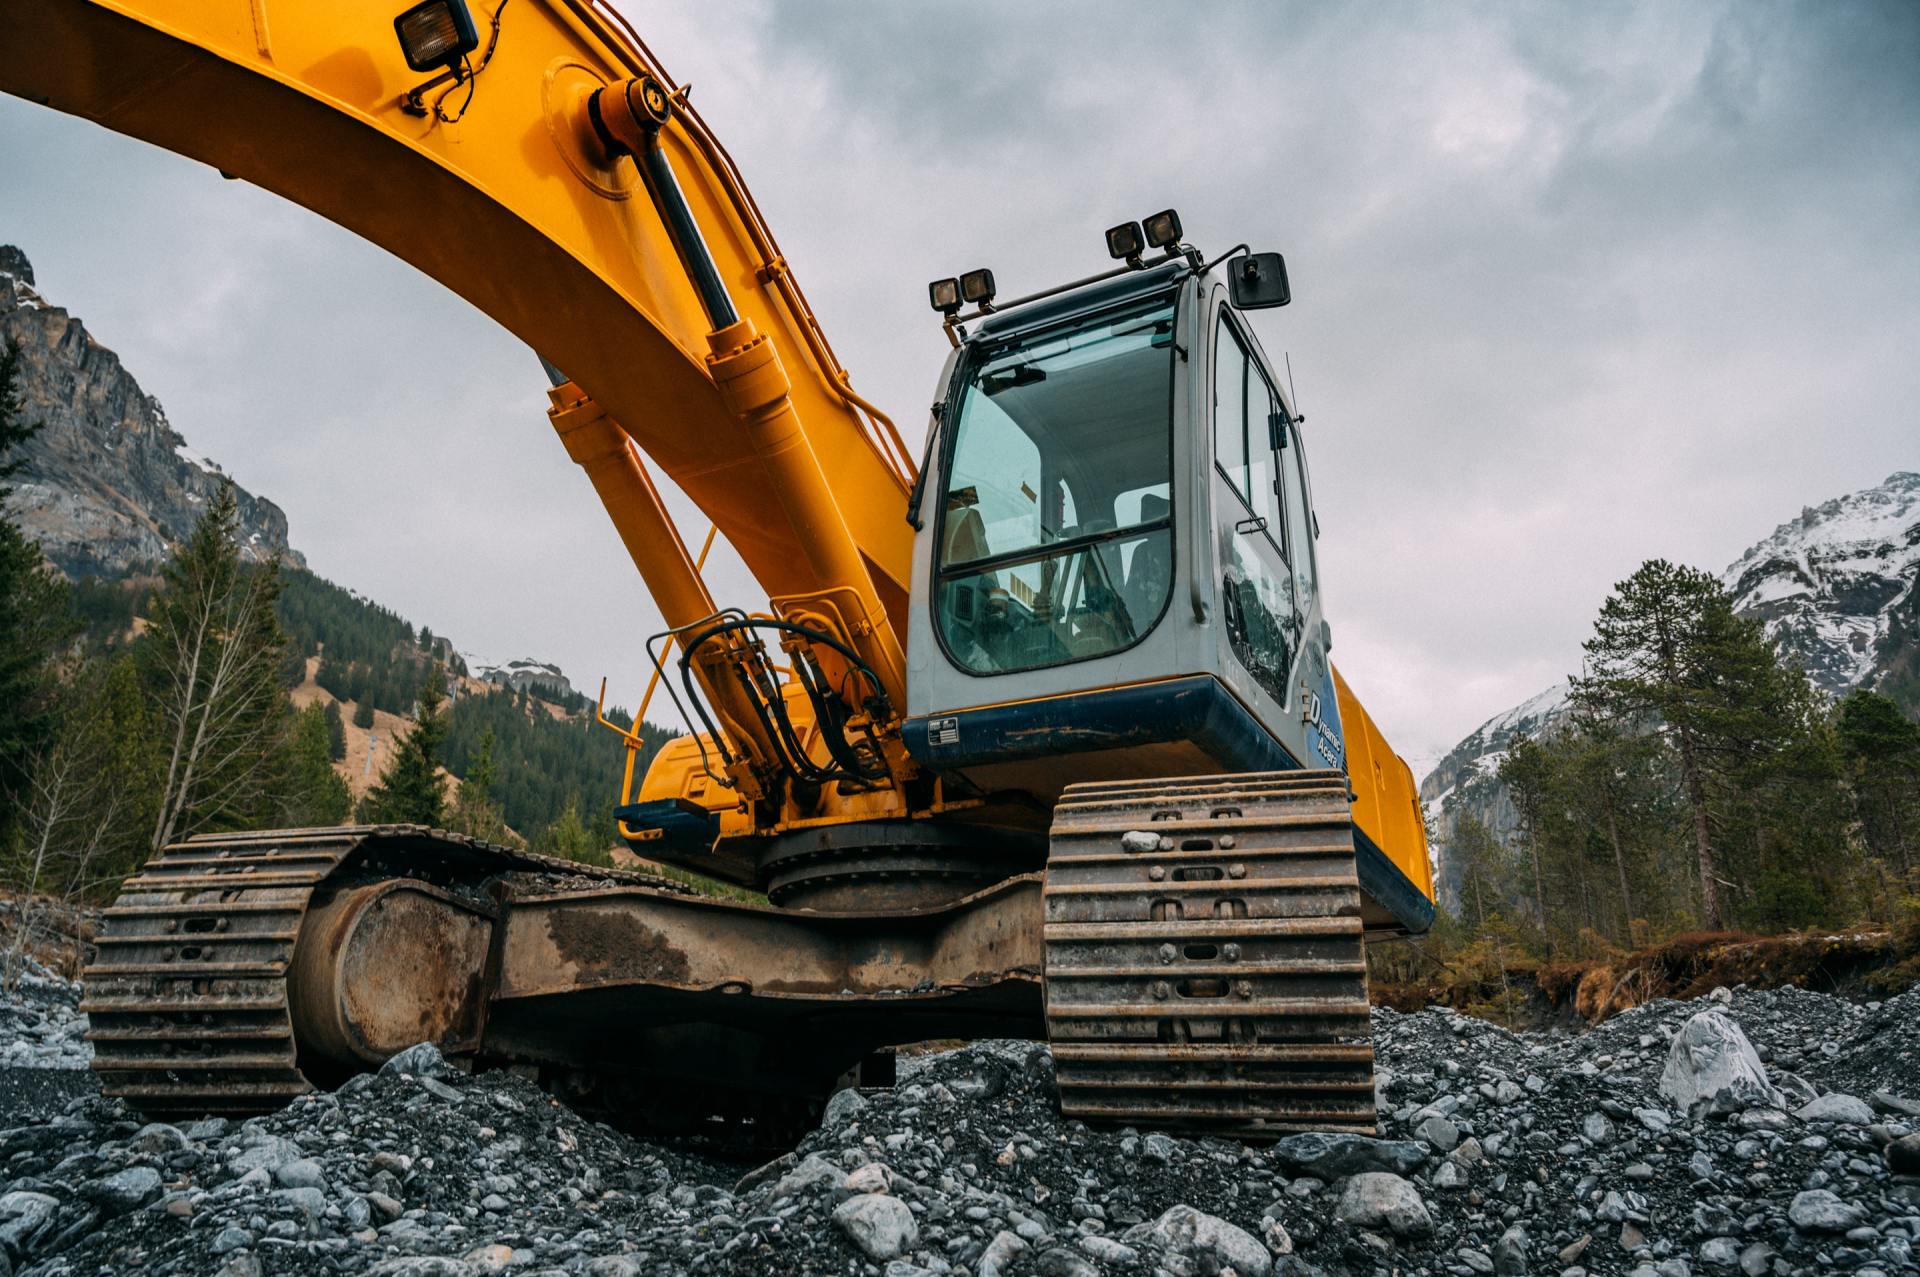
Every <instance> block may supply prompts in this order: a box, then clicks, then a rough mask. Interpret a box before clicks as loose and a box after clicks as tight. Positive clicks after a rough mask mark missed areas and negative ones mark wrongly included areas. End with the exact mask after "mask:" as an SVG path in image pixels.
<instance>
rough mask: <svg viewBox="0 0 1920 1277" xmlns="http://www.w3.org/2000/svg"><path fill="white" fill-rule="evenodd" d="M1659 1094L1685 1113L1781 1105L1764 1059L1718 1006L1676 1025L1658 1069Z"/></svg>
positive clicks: (1728, 1110)
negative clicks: (1662, 1067)
mask: <svg viewBox="0 0 1920 1277" xmlns="http://www.w3.org/2000/svg"><path fill="white" fill-rule="evenodd" d="M1660 1094H1661V1095H1663V1096H1665V1097H1666V1098H1667V1099H1669V1100H1671V1101H1672V1102H1673V1103H1674V1104H1675V1105H1676V1106H1678V1107H1679V1108H1681V1109H1683V1110H1685V1111H1686V1112H1688V1113H1692V1114H1698V1113H1702V1112H1704V1113H1708V1114H1719V1115H1724V1114H1728V1113H1738V1112H1741V1111H1742V1110H1745V1109H1750V1108H1776V1109H1777V1108H1781V1107H1783V1106H1784V1105H1785V1104H1786V1098H1785V1097H1784V1096H1782V1095H1781V1094H1780V1092H1779V1091H1777V1090H1776V1089H1774V1085H1773V1083H1772V1082H1770V1081H1768V1080H1767V1068H1766V1065H1764V1064H1762V1063H1761V1062H1760V1056H1759V1054H1758V1053H1757V1052H1755V1051H1754V1049H1753V1043H1751V1042H1749V1041H1747V1035H1746V1034H1745V1033H1743V1032H1742V1031H1741V1029H1740V1026H1739V1025H1738V1024H1736V1023H1734V1022H1733V1020H1731V1019H1730V1018H1728V1017H1727V1016H1726V1015H1724V1014H1722V1013H1721V1012H1719V1011H1702V1012H1700V1013H1699V1014H1698V1015H1696V1016H1694V1017H1693V1018H1692V1019H1691V1020H1688V1021H1687V1022H1686V1024H1684V1025H1682V1026H1681V1028H1680V1032H1678V1033H1676V1034H1675V1035H1674V1037H1673V1047H1672V1049H1671V1050H1670V1051H1668V1053H1667V1067H1666V1069H1665V1071H1664V1072H1662V1073H1661V1074H1660Z"/></svg>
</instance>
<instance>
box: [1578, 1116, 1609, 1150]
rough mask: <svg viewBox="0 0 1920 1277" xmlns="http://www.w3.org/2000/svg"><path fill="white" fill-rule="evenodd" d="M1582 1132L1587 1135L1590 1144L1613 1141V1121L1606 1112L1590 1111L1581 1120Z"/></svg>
mask: <svg viewBox="0 0 1920 1277" xmlns="http://www.w3.org/2000/svg"><path fill="white" fill-rule="evenodd" d="M1580 1133H1581V1134H1582V1135H1584V1136H1586V1137H1587V1142H1588V1143H1589V1144H1608V1143H1611V1142H1612V1141H1613V1121H1612V1119H1610V1118H1608V1117H1607V1115H1606V1114H1605V1113H1589V1114H1587V1115H1586V1117H1584V1118H1582V1119H1581V1121H1580Z"/></svg>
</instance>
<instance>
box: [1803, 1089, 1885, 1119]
mask: <svg viewBox="0 0 1920 1277" xmlns="http://www.w3.org/2000/svg"><path fill="white" fill-rule="evenodd" d="M1793 1115H1794V1116H1795V1117H1797V1118H1799V1119H1800V1120H1801V1121H1803V1122H1843V1123H1845V1124H1846V1125H1848V1126H1870V1125H1872V1123H1873V1106H1872V1105H1870V1104H1868V1103H1867V1102H1866V1101H1865V1100H1862V1099H1856V1098H1855V1097H1853V1096H1851V1095H1842V1094H1841V1093H1840V1092H1838V1091H1832V1092H1829V1093H1828V1094H1826V1095H1822V1096H1820V1097H1818V1098H1817V1099H1814V1100H1811V1101H1809V1102H1807V1103H1805V1104H1802V1105H1801V1106H1800V1107H1799V1108H1797V1109H1795V1110H1794V1111H1793Z"/></svg>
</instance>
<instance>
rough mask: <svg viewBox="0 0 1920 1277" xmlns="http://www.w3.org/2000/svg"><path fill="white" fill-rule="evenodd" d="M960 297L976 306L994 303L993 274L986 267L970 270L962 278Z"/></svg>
mask: <svg viewBox="0 0 1920 1277" xmlns="http://www.w3.org/2000/svg"><path fill="white" fill-rule="evenodd" d="M960 296H961V297H963V298H965V299H966V300H967V302H968V303H969V304H971V305H974V306H985V305H987V304H989V303H991V302H992V301H993V272H992V271H990V270H988V269H987V268H986V267H984V266H983V267H981V268H980V269H979V270H970V271H968V272H967V273H966V274H964V275H962V276H961V277H960Z"/></svg>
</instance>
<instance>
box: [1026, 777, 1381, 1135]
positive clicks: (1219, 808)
mask: <svg viewBox="0 0 1920 1277" xmlns="http://www.w3.org/2000/svg"><path fill="white" fill-rule="evenodd" d="M1129 835H1131V837H1129ZM1143 844H1144V846H1143ZM1134 847H1142V849H1141V850H1134V849H1133V848H1134ZM1045 901H1046V915H1045V916H1046V933H1045V942H1046V996H1047V1036H1048V1040H1049V1042H1050V1043H1051V1044H1052V1048H1053V1058H1054V1068H1055V1073H1056V1076H1057V1078H1058V1080H1059V1084H1060V1106H1061V1110H1062V1112H1063V1113H1064V1114H1065V1115H1066V1116H1067V1117H1072V1118H1079V1119H1081V1120H1083V1121H1088V1122H1100V1123H1110V1124H1126V1125H1131V1126H1143V1127H1145V1126H1151V1127H1162V1128H1169V1129H1173V1130H1177V1131H1181V1132H1184V1133H1189V1134H1220V1135H1234V1136H1238V1137H1240V1138H1254V1139H1258V1138H1262V1137H1265V1138H1273V1137H1277V1136H1280V1135H1284V1134H1286V1133H1289V1132H1292V1131H1305V1130H1320V1131H1352V1132H1356V1133H1360V1134H1368V1135H1370V1134H1373V1133H1374V1120H1375V1114H1374V1092H1373V1048H1372V1045H1371V1042H1370V1028H1369V1021H1368V1007H1367V968H1366V948H1365V939H1364V936H1363V933H1362V929H1361V918H1360V886H1359V881H1358V878H1357V876H1356V873H1355V868H1354V852H1353V825H1352V810H1351V799H1350V796H1349V793H1348V789H1347V777H1346V775H1345V774H1344V773H1342V772H1337V771H1293V772H1265V773H1255V774H1248V775H1237V776H1217V777H1187V778H1181V779H1172V780H1136V781H1114V782H1105V783H1098V784H1085V785H1072V786H1069V787H1068V788H1067V790H1066V792H1065V793H1064V794H1063V795H1062V796H1061V799H1060V802H1059V804H1058V806H1056V807H1055V809H1054V819H1053V832H1052V845H1051V851H1050V854H1049V858H1048V862H1047V875H1046V888H1045Z"/></svg>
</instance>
